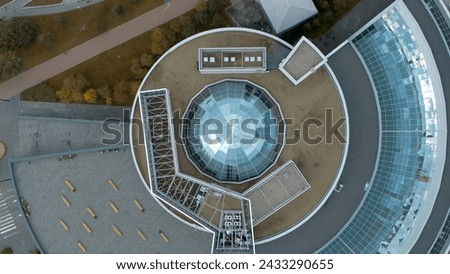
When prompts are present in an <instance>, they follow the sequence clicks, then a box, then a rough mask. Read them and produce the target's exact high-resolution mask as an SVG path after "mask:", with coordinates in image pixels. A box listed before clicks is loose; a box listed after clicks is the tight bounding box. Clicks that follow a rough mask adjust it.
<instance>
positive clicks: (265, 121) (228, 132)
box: [181, 80, 284, 182]
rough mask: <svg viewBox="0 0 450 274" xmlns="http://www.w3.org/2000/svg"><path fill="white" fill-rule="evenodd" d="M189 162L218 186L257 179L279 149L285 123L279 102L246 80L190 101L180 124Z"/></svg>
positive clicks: (220, 84)
mask: <svg viewBox="0 0 450 274" xmlns="http://www.w3.org/2000/svg"><path fill="white" fill-rule="evenodd" d="M181 135H182V140H183V144H184V146H185V150H186V153H187V155H188V157H189V158H190V160H191V161H192V162H193V163H194V164H195V165H196V166H197V168H198V169H199V170H200V171H201V172H202V173H204V174H206V175H208V176H210V177H212V178H214V179H217V180H218V181H222V182H244V181H247V180H249V179H252V178H255V177H258V176H259V175H261V174H262V173H263V172H264V171H265V170H266V169H267V168H268V167H270V166H271V165H272V164H273V163H274V162H275V161H276V159H277V157H278V155H279V153H280V152H281V149H282V147H283V138H284V122H283V118H282V115H281V111H280V109H279V106H278V104H277V103H276V102H275V101H274V99H273V98H272V97H271V96H270V95H269V94H268V93H267V91H265V90H264V89H262V88H260V87H257V86H256V85H254V84H252V83H250V82H249V81H241V80H225V81H221V82H218V83H215V84H212V85H209V86H207V87H206V88H204V89H203V90H202V91H200V93H199V94H197V95H196V96H195V98H193V99H192V100H191V102H190V104H189V106H188V108H187V110H186V112H185V114H184V117H183V121H182V134H181Z"/></svg>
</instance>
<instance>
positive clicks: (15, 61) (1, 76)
mask: <svg viewBox="0 0 450 274" xmlns="http://www.w3.org/2000/svg"><path fill="white" fill-rule="evenodd" d="M21 67H22V62H21V59H20V58H19V57H17V56H16V54H14V53H13V52H11V51H6V52H4V53H1V54H0V81H4V80H7V79H9V78H11V77H14V76H16V75H17V74H18V73H19V72H20V68H21Z"/></svg>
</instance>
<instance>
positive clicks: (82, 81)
mask: <svg viewBox="0 0 450 274" xmlns="http://www.w3.org/2000/svg"><path fill="white" fill-rule="evenodd" d="M89 84H90V82H89V80H88V79H87V78H86V77H85V76H84V75H83V74H81V73H77V74H74V75H70V76H69V77H67V78H65V79H64V80H63V85H62V86H63V88H66V89H68V90H72V91H83V89H84V88H85V87H87V86H88V85H89Z"/></svg>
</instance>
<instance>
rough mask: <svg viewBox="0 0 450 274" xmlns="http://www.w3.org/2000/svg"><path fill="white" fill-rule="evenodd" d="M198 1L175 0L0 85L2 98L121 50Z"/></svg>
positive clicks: (9, 96)
mask: <svg viewBox="0 0 450 274" xmlns="http://www.w3.org/2000/svg"><path fill="white" fill-rule="evenodd" d="M197 2H198V0H173V1H171V2H169V3H167V4H164V5H162V6H159V7H158V8H156V9H153V10H151V11H149V12H147V13H144V14H143V15H140V16H138V17H136V18H134V19H132V20H130V21H128V22H126V23H124V24H122V25H120V26H118V27H116V28H114V29H112V30H109V31H107V32H105V33H103V34H100V35H99V36H97V37H95V38H93V39H91V40H89V41H87V42H85V43H83V44H81V45H79V46H76V47H74V48H72V49H71V50H68V51H67V52H66V53H64V54H61V55H58V56H56V57H54V58H52V59H50V60H48V61H46V62H44V63H42V64H40V65H37V66H36V67H34V68H32V69H30V70H27V71H25V72H23V73H21V74H19V75H17V76H15V77H14V78H11V79H9V80H7V81H5V82H3V83H1V84H0V98H1V99H8V98H11V97H13V96H14V95H17V94H19V93H21V92H22V91H24V90H26V89H28V88H31V87H33V86H35V85H37V84H39V83H41V82H42V81H45V80H47V79H49V78H51V77H53V76H55V75H58V74H60V73H61V72H63V71H66V70H68V69H70V68H72V67H74V66H76V65H78V64H80V63H83V62H84V61H86V60H88V59H91V58H92V57H95V56H97V55H99V54H100V53H102V52H105V51H107V50H109V49H111V48H113V47H115V46H118V45H120V44H122V43H124V42H126V41H128V40H130V39H132V38H134V37H136V36H138V35H140V34H142V33H144V32H147V31H149V30H151V29H153V28H155V27H157V26H159V25H162V24H164V23H166V22H168V21H170V20H172V19H174V18H176V17H178V16H180V15H182V14H184V13H186V12H188V11H190V10H191V9H193V8H194V7H195V5H196V4H197Z"/></svg>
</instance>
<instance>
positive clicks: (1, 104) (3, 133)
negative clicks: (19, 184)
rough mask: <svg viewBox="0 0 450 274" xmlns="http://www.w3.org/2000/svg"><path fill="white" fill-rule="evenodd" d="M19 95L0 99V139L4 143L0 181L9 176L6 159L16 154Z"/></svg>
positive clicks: (0, 165) (0, 161) (0, 164)
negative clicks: (9, 99)
mask: <svg viewBox="0 0 450 274" xmlns="http://www.w3.org/2000/svg"><path fill="white" fill-rule="evenodd" d="M18 107H19V96H15V97H14V98H11V101H0V140H1V141H2V142H3V143H5V145H6V155H5V157H3V159H2V160H0V181H2V180H5V179H9V178H11V176H10V174H9V165H8V159H10V158H13V157H15V156H17V139H18V135H19V133H18V121H17V113H18Z"/></svg>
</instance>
